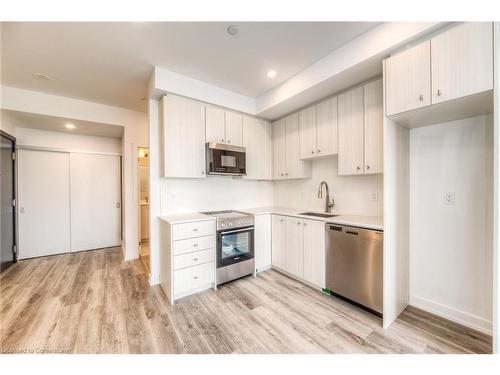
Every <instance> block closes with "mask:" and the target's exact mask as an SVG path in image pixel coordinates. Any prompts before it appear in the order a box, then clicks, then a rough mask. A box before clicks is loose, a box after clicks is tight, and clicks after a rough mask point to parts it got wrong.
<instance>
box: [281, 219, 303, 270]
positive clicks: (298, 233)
mask: <svg viewBox="0 0 500 375" xmlns="http://www.w3.org/2000/svg"><path fill="white" fill-rule="evenodd" d="M285 223H286V271H287V272H290V273H291V274H292V275H294V276H297V277H300V278H303V277H304V228H303V226H302V221H301V220H298V219H295V218H292V217H287V218H286V219H285Z"/></svg>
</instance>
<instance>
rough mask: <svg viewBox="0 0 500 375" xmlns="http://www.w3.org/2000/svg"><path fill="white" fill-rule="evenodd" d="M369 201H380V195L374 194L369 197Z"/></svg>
mask: <svg viewBox="0 0 500 375" xmlns="http://www.w3.org/2000/svg"><path fill="white" fill-rule="evenodd" d="M368 199H370V200H371V201H378V193H377V192H372V193H370V194H369V195H368Z"/></svg>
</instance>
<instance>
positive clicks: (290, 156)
mask: <svg viewBox="0 0 500 375" xmlns="http://www.w3.org/2000/svg"><path fill="white" fill-rule="evenodd" d="M273 157H274V178H275V179H292V178H310V177H311V163H310V162H308V161H303V160H301V159H300V136H299V114H298V113H293V114H291V115H289V116H287V117H285V118H283V119H281V120H278V121H276V122H275V123H274V124H273Z"/></svg>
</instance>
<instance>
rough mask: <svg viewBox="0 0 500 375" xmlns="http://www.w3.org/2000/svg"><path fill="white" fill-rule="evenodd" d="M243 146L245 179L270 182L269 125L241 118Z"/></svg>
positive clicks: (244, 117)
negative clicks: (244, 150) (244, 152)
mask: <svg viewBox="0 0 500 375" xmlns="http://www.w3.org/2000/svg"><path fill="white" fill-rule="evenodd" d="M243 146H244V147H245V148H246V167H247V175H246V176H245V178H246V179H249V180H272V178H273V174H272V171H273V155H272V134H271V124H270V123H269V122H268V121H264V120H261V119H257V118H255V117H250V116H243Z"/></svg>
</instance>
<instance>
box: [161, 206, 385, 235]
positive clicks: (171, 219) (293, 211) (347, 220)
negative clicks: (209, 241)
mask: <svg viewBox="0 0 500 375" xmlns="http://www.w3.org/2000/svg"><path fill="white" fill-rule="evenodd" d="M237 211H240V212H245V213H248V214H251V215H265V214H276V215H284V216H293V217H299V218H302V219H308V220H316V221H323V222H325V223H332V224H339V225H350V226H353V227H361V228H368V229H375V230H384V219H383V218H382V217H380V216H363V215H349V214H341V213H336V212H334V213H333V214H334V215H339V216H335V217H330V218H324V217H318V216H306V215H299V214H300V213H301V212H317V211H314V210H304V209H302V210H301V209H298V208H288V207H255V208H245V209H242V210H237ZM159 218H160V220H163V221H165V222H167V223H169V224H179V223H184V222H190V221H202V220H214V219H215V217H213V216H209V215H205V214H201V213H199V212H192V213H186V214H172V215H165V216H160V217H159Z"/></svg>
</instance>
